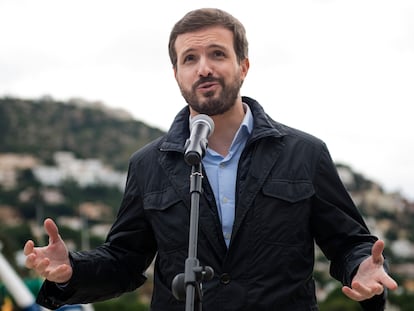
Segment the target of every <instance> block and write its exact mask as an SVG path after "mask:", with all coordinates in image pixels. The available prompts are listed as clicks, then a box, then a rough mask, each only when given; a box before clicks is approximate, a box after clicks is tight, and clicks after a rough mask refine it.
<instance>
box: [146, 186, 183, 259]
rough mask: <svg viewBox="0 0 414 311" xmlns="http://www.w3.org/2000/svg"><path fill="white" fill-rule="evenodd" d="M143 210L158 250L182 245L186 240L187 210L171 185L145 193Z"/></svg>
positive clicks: (174, 248) (171, 248)
mask: <svg viewBox="0 0 414 311" xmlns="http://www.w3.org/2000/svg"><path fill="white" fill-rule="evenodd" d="M143 203H144V210H145V214H146V216H147V219H148V220H149V221H150V223H151V226H152V228H153V231H154V234H155V237H156V240H157V244H158V250H159V251H160V252H162V251H171V250H176V249H177V248H179V247H184V246H185V245H186V243H187V240H188V237H187V236H188V230H189V229H188V228H189V211H188V209H187V208H186V206H185V205H184V203H183V202H182V200H181V198H180V197H179V196H178V194H177V193H176V192H175V190H174V189H173V188H172V187H167V188H165V189H162V190H160V191H156V192H151V193H147V194H146V195H145V196H144V200H143Z"/></svg>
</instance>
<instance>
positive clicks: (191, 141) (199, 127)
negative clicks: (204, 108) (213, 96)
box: [184, 114, 214, 165]
mask: <svg viewBox="0 0 414 311" xmlns="http://www.w3.org/2000/svg"><path fill="white" fill-rule="evenodd" d="M213 131H214V122H213V120H212V119H211V118H210V117H209V116H208V115H205V114H198V115H196V116H195V117H193V118H191V120H190V138H188V139H187V141H186V142H185V153H184V160H185V161H186V162H187V164H188V165H195V164H199V163H200V162H201V159H202V158H203V157H204V154H205V152H206V149H207V142H208V141H207V138H208V137H209V136H210V135H211V134H212V133H213Z"/></svg>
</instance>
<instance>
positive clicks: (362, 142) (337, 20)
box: [0, 0, 414, 199]
mask: <svg viewBox="0 0 414 311" xmlns="http://www.w3.org/2000/svg"><path fill="white" fill-rule="evenodd" d="M200 7H219V8H221V9H224V10H226V11H228V12H230V13H231V14H233V15H234V16H236V17H237V18H238V19H240V20H241V22H242V23H243V24H244V25H245V27H246V30H247V35H248V39H249V43H250V55H249V56H250V66H251V67H250V71H249V74H248V76H247V79H246V81H245V83H244V85H243V88H242V95H246V96H250V97H253V98H255V99H256V100H258V101H259V102H260V103H261V104H262V106H264V108H265V109H266V111H267V112H268V113H269V114H270V115H271V116H272V117H273V118H274V119H275V120H277V121H279V122H282V123H285V124H287V125H290V126H293V127H296V128H299V129H301V130H304V131H307V132H309V133H311V134H314V135H315V136H318V137H319V138H321V139H323V140H324V141H325V142H326V143H327V145H328V147H329V149H330V152H331V155H332V157H333V159H334V160H335V161H336V162H341V163H344V164H347V165H349V166H351V167H352V168H353V169H354V170H355V171H357V172H359V173H362V174H364V175H365V176H366V177H367V178H370V179H372V180H374V181H376V182H378V183H379V184H381V185H382V186H383V187H384V188H385V189H386V190H387V191H401V192H402V193H403V194H404V195H406V196H407V197H408V198H411V199H414V177H413V175H414V160H413V159H414V125H413V123H414V118H413V113H412V106H413V104H414V1H412V0H405V1H400V0H342V1H334V0H332V1H330V0H319V1H316V0H315V1H305V0H296V1H295V0H285V1H242V0H233V1H224V0H221V1H201V0H199V1H197V0H191V1H184V0H175V1H173V0H163V1H161V0H159V1H156V0H155V1H154V0H152V1H138V0H136V1H132V0H130V1H124V0H117V1H115V0H113V1H105V0H36V1H30V0H27V1H23V0H0V96H4V95H11V96H16V97H21V98H28V99H35V98H39V97H41V96H43V95H50V96H52V97H53V98H54V99H57V100H68V99H70V98H82V99H85V100H88V101H101V102H103V103H105V104H106V105H108V106H111V107H116V108H124V109H125V110H127V111H129V112H130V113H132V114H133V116H134V117H135V118H136V119H139V120H141V121H144V122H145V123H147V124H149V125H152V126H156V127H159V128H161V129H163V130H167V129H168V127H169V125H170V124H171V122H172V120H173V118H174V116H175V115H176V113H177V111H178V110H179V109H181V108H182V107H183V106H184V105H185V102H184V101H183V99H182V98H181V95H180V92H179V90H178V87H177V86H176V83H175V80H174V77H173V72H172V69H171V64H170V63H169V58H168V51H167V41H168V36H169V32H170V30H171V28H172V26H173V24H174V23H175V22H176V21H177V20H178V19H180V18H181V17H182V16H183V15H184V14H185V13H186V12H187V11H189V10H192V9H195V8H200Z"/></svg>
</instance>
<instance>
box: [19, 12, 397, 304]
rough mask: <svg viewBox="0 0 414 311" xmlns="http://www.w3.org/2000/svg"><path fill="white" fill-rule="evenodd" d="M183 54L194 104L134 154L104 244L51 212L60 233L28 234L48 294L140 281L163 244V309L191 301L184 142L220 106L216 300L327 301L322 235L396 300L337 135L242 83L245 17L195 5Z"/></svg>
mask: <svg viewBox="0 0 414 311" xmlns="http://www.w3.org/2000/svg"><path fill="white" fill-rule="evenodd" d="M169 54H170V58H171V62H172V65H173V69H174V76H175V79H176V81H177V83H178V86H179V87H180V90H181V93H182V95H183V97H184V99H185V100H186V102H187V103H188V107H185V108H184V109H183V110H182V111H181V112H179V114H178V115H177V116H176V118H175V120H174V122H173V124H172V126H171V128H170V130H169V132H168V133H167V134H166V135H165V136H163V137H161V138H159V139H158V140H156V141H154V142H152V143H150V144H148V145H147V146H145V147H144V148H142V149H141V150H139V151H137V152H136V153H135V154H134V155H133V156H132V157H131V160H130V163H129V170H128V178H127V184H126V189H125V194H124V197H123V200H122V204H121V206H120V209H119V213H118V215H117V218H116V220H115V222H114V224H113V226H112V228H111V230H110V232H109V234H108V237H107V240H106V242H105V243H104V244H103V245H102V246H100V247H98V248H96V249H94V250H91V251H82V252H70V253H69V252H68V251H67V249H66V246H65V244H64V242H63V241H62V239H61V237H60V236H59V234H58V229H57V227H56V225H55V223H54V222H53V221H52V220H50V219H47V220H46V221H45V229H46V231H47V233H48V234H49V237H50V241H49V245H48V246H45V247H34V243H33V242H32V241H28V242H27V243H26V245H25V249H24V252H25V254H26V256H27V259H26V266H27V267H28V268H31V269H34V270H35V271H36V272H37V273H39V274H40V275H41V276H43V277H45V278H46V281H45V283H44V284H43V287H42V289H41V291H40V293H39V296H38V302H39V303H40V304H42V305H45V306H46V307H49V308H57V307H59V306H61V305H63V304H72V303H86V302H93V301H97V300H103V299H108V298H111V297H115V296H118V295H120V294H122V293H124V292H126V291H131V290H134V289H135V288H137V287H138V286H140V285H142V284H143V283H144V281H145V276H144V272H145V270H146V269H147V268H148V266H149V265H150V263H151V262H152V260H153V259H154V257H155V255H157V256H156V261H155V274H154V291H153V299H152V303H151V310H184V304H183V302H180V301H178V300H176V299H175V298H174V296H173V294H172V290H171V284H172V281H173V279H174V277H175V276H176V275H177V274H179V273H182V272H184V263H185V259H186V257H187V250H188V230H189V214H190V205H191V203H190V194H189V187H190V180H189V176H190V173H191V167H190V166H189V165H187V164H186V163H185V161H184V156H183V154H184V150H185V147H184V146H185V141H186V139H187V138H188V137H189V134H190V132H189V120H190V118H191V117H194V116H196V115H198V114H207V115H209V116H210V117H211V118H212V119H213V120H214V124H215V130H214V132H213V134H212V135H211V136H210V137H209V139H208V149H207V151H206V155H205V157H204V158H203V160H202V165H203V168H204V173H205V174H204V175H205V177H206V178H204V179H203V181H202V185H203V193H202V195H201V197H200V215H199V221H200V223H199V225H200V226H199V235H198V259H199V260H200V263H201V265H208V266H210V267H212V268H213V270H214V277H213V279H212V280H209V281H205V282H203V310H208V311H210V310H220V311H223V310H254V311H260V310H278V311H284V310H286V311H302V310H303V311H304V310H317V302H316V298H315V284H314V280H313V278H312V272H313V264H314V242H315V241H316V243H317V244H318V245H319V246H320V248H321V249H322V251H323V252H324V254H325V255H326V257H327V258H328V259H329V260H330V261H331V269H330V272H331V274H332V276H333V277H334V278H336V279H337V280H339V281H341V282H342V283H343V284H344V287H343V292H344V294H345V295H347V296H348V297H350V298H351V299H354V300H356V301H360V302H361V305H362V306H363V307H364V308H365V309H366V310H383V309H384V305H385V292H386V289H387V288H388V289H391V290H393V289H395V288H396V287H397V284H396V282H395V281H394V280H393V279H392V278H391V277H389V276H388V274H387V273H386V271H385V269H384V258H383V256H382V252H383V249H384V243H383V242H382V241H380V240H377V238H376V237H374V236H372V235H371V234H370V233H369V231H368V229H367V227H366V225H365V223H364V221H363V219H362V217H361V215H360V214H359V213H358V211H357V209H356V208H355V206H354V204H353V202H352V200H351V198H350V197H349V195H348V193H347V191H346V190H345V188H344V187H343V185H342V183H341V181H340V179H339V177H338V174H337V172H336V169H335V166H334V164H333V162H332V160H331V158H330V155H329V152H328V150H327V148H326V146H325V144H324V143H323V142H322V141H320V140H319V139H317V138H315V137H313V136H311V135H309V134H306V133H303V132H301V131H298V130H296V129H292V128H290V127H288V126H285V125H283V124H280V123H278V122H276V121H274V120H272V119H271V118H270V117H269V116H268V115H267V114H266V113H265V112H264V110H263V109H262V107H261V106H260V105H259V103H258V102H256V101H255V100H253V99H251V98H248V97H241V95H240V88H241V86H242V84H243V81H244V79H245V78H246V75H247V73H248V70H249V59H248V44H247V39H246V34H245V29H244V27H243V25H242V24H241V23H240V22H239V21H238V20H237V19H235V18H234V17H232V16H231V15H229V14H228V13H226V12H223V11H221V10H217V9H200V10H195V11H191V12H189V13H188V14H186V15H185V16H184V17H183V18H182V19H181V20H180V21H178V22H177V24H176V25H175V26H174V28H173V30H172V32H171V35H170V41H169Z"/></svg>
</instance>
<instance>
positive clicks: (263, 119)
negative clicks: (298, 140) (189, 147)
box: [160, 96, 285, 152]
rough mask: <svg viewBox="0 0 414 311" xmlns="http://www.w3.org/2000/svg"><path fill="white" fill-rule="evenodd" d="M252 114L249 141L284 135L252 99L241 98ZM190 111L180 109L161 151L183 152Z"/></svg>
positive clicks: (188, 133) (188, 131)
mask: <svg viewBox="0 0 414 311" xmlns="http://www.w3.org/2000/svg"><path fill="white" fill-rule="evenodd" d="M242 100H243V102H244V103H246V104H247V105H248V106H249V107H250V110H251V111H252V114H253V132H252V135H251V137H250V139H249V141H254V140H257V139H260V138H263V137H266V136H273V137H282V136H284V135H285V133H284V130H283V127H282V126H281V125H280V124H279V123H277V122H275V121H273V120H272V119H271V118H270V117H269V116H268V115H267V114H266V113H265V111H264V109H263V107H262V106H261V105H260V104H259V103H258V102H257V101H256V100H254V99H252V98H250V97H247V96H243V97H242ZM189 116H190V110H189V108H188V106H186V107H184V108H183V109H181V111H180V112H179V113H178V114H177V115H176V117H175V119H174V122H173V123H172V125H171V127H170V129H169V130H168V132H167V134H166V135H165V137H164V141H163V143H162V144H161V146H160V149H161V150H163V151H178V152H184V145H185V141H186V140H187V138H188V137H189V135H190V130H189Z"/></svg>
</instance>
